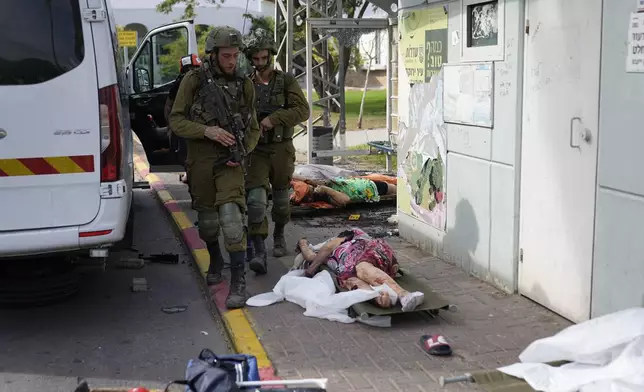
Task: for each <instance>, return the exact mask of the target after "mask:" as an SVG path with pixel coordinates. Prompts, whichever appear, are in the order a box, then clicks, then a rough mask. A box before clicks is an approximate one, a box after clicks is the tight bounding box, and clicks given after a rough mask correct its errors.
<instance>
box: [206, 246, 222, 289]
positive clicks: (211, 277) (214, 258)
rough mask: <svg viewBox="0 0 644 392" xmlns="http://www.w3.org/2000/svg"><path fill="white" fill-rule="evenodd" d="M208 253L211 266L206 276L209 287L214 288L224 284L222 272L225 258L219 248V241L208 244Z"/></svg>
mask: <svg viewBox="0 0 644 392" xmlns="http://www.w3.org/2000/svg"><path fill="white" fill-rule="evenodd" d="M206 247H207V248H208V253H210V265H209V266H208V274H207V275H206V283H207V284H208V286H214V285H217V284H219V283H221V282H223V277H222V274H221V273H222V271H223V270H224V256H223V255H222V254H221V249H220V248H219V241H215V242H208V243H206Z"/></svg>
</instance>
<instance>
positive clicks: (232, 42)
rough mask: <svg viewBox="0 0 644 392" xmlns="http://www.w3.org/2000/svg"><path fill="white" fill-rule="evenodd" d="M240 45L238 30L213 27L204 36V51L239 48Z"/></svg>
mask: <svg viewBox="0 0 644 392" xmlns="http://www.w3.org/2000/svg"><path fill="white" fill-rule="evenodd" d="M241 46H242V40H241V33H240V32H239V30H237V29H235V28H233V27H230V26H222V27H215V28H213V29H212V30H210V32H209V33H208V37H207V38H206V48H205V49H206V53H212V52H213V51H214V50H215V49H218V48H239V47H241Z"/></svg>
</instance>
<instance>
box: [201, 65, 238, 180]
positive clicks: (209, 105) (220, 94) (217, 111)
mask: <svg viewBox="0 0 644 392" xmlns="http://www.w3.org/2000/svg"><path fill="white" fill-rule="evenodd" d="M202 66H203V68H204V71H205V74H206V79H207V80H206V85H207V86H208V89H209V93H210V94H209V95H210V96H212V97H214V98H215V99H214V102H213V100H210V99H205V100H204V106H205V109H206V110H207V111H209V112H211V113H212V114H213V115H214V116H215V117H216V118H217V121H218V122H219V125H220V126H221V128H223V129H225V130H226V131H227V132H229V133H230V134H232V135H233V136H234V137H235V144H234V145H232V146H230V147H229V149H230V156H229V157H228V158H226V159H222V160H221V161H219V162H216V163H215V165H224V164H226V163H227V162H235V163H239V164H241V167H242V171H243V172H244V175H246V162H245V159H244V157H246V154H247V152H246V146H245V145H244V137H245V135H246V125H244V120H243V119H242V116H241V114H240V113H232V111H231V110H230V104H229V103H228V99H227V98H226V96H225V94H226V93H225V92H224V91H223V90H222V89H221V87H219V86H218V85H217V84H216V83H215V81H214V78H213V77H212V73H211V72H210V62H209V61H204V62H203V65H202ZM241 93H242V92H241V91H239V92H238V94H241Z"/></svg>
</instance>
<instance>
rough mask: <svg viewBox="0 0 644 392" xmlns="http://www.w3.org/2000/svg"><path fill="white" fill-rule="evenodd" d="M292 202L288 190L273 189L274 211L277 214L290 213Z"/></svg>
mask: <svg viewBox="0 0 644 392" xmlns="http://www.w3.org/2000/svg"><path fill="white" fill-rule="evenodd" d="M290 203H291V200H290V198H289V194H288V189H273V209H274V210H275V212H277V213H281V214H286V213H288V211H289V208H290V206H291V205H290Z"/></svg>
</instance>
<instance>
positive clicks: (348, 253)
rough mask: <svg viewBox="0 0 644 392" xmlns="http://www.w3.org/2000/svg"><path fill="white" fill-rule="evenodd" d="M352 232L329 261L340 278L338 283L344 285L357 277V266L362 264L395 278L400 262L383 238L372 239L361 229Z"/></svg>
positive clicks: (329, 264)
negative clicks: (367, 264) (365, 263)
mask: <svg viewBox="0 0 644 392" xmlns="http://www.w3.org/2000/svg"><path fill="white" fill-rule="evenodd" d="M351 232H352V233H353V234H352V235H350V236H349V237H348V238H347V240H346V241H345V242H343V243H342V244H341V245H340V246H338V247H337V248H335V250H334V251H333V253H331V256H329V258H328V260H327V265H328V266H329V267H330V268H331V269H333V270H334V271H335V274H336V275H337V277H338V281H339V282H338V283H340V284H343V283H344V282H345V281H346V280H347V279H349V278H353V277H355V276H356V266H357V265H358V264H359V263H361V262H367V263H369V264H371V265H373V266H374V267H376V268H378V269H379V270H381V271H383V272H385V273H386V274H387V275H389V276H391V277H392V278H394V277H395V276H396V272H397V271H398V268H397V266H398V261H397V260H396V256H395V255H394V250H393V249H392V248H391V246H390V245H389V244H388V243H387V242H386V241H385V240H383V239H381V238H378V239H374V238H371V237H370V236H369V235H368V234H367V233H365V232H364V231H362V230H360V229H355V228H354V229H352V230H351Z"/></svg>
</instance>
